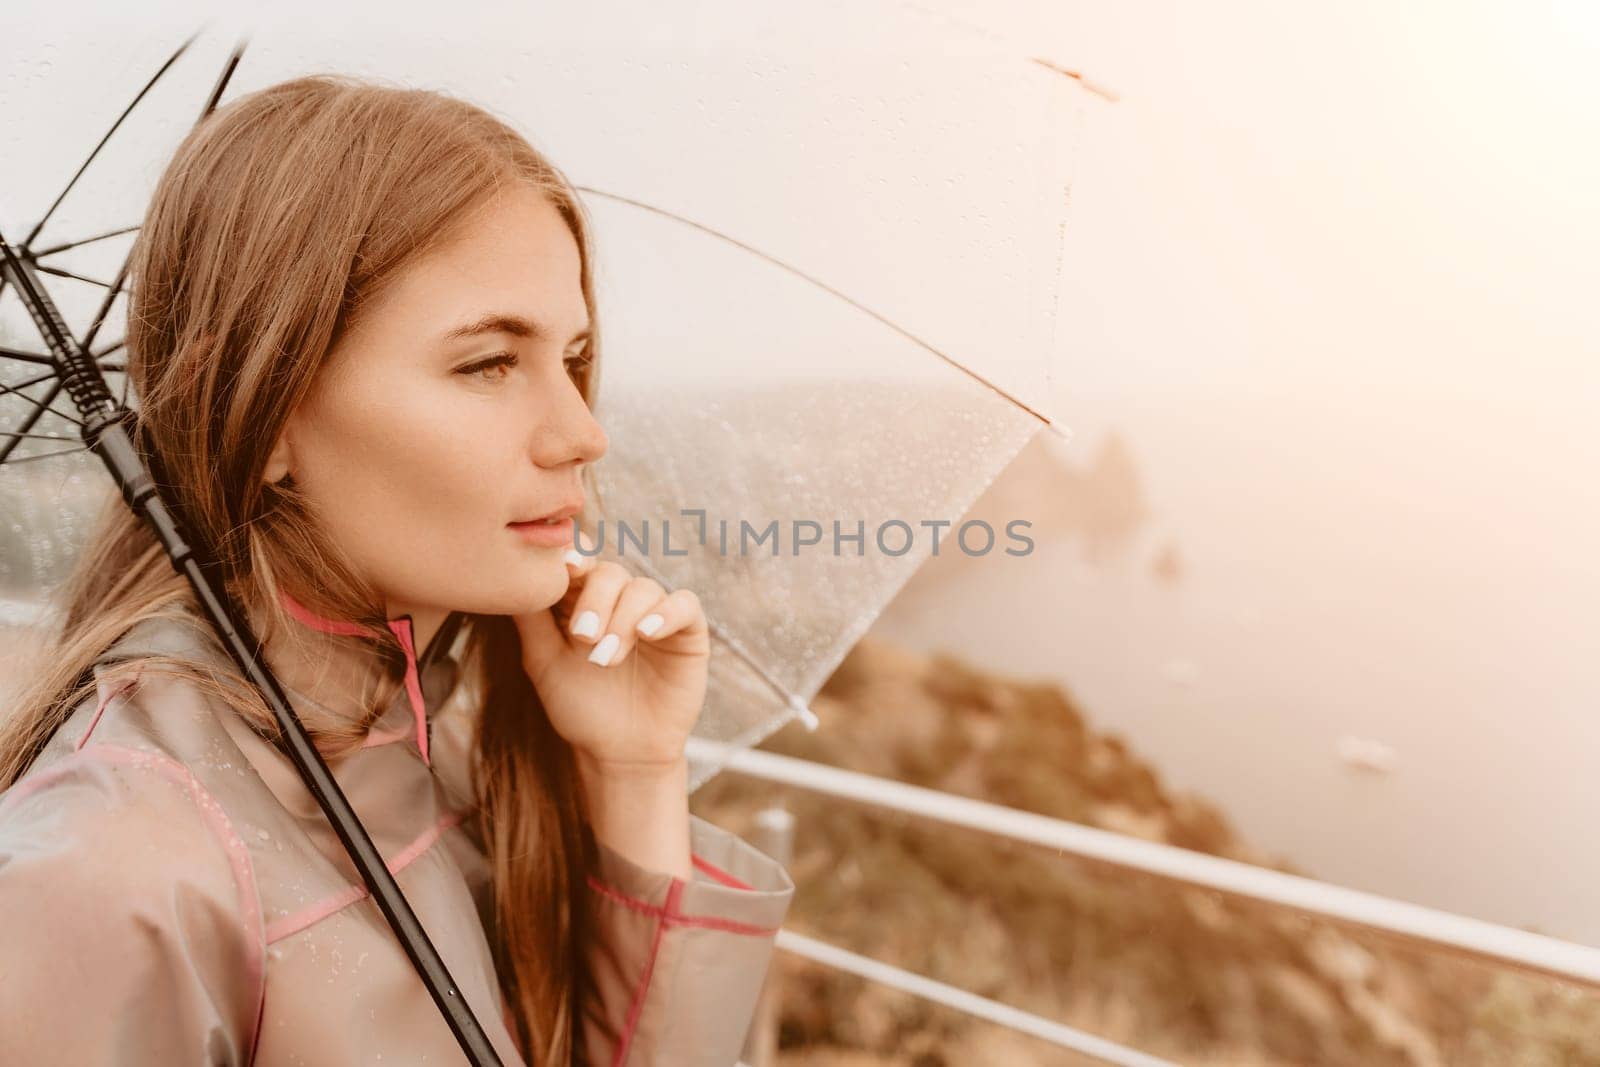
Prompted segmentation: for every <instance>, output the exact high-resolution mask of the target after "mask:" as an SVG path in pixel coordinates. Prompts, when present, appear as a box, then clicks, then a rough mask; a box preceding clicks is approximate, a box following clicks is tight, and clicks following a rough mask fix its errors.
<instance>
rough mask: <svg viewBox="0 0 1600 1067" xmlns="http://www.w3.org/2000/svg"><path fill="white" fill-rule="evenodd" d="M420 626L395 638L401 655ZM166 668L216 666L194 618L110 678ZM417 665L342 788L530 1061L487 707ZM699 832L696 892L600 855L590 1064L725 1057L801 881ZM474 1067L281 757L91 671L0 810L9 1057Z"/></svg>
mask: <svg viewBox="0 0 1600 1067" xmlns="http://www.w3.org/2000/svg"><path fill="white" fill-rule="evenodd" d="M409 621H410V620H409V619H401V620H392V621H391V623H390V626H391V629H395V632H396V633H397V635H401V637H402V644H406V645H409V642H408V641H406V640H405V638H406V637H408V636H409ZM402 628H403V629H404V630H405V633H404V634H402V633H401V629H402ZM152 653H153V654H167V655H177V656H182V657H185V658H187V659H191V660H199V661H210V662H214V663H217V664H218V665H219V666H226V665H227V657H226V653H225V652H224V651H223V649H222V647H221V645H220V644H219V643H218V642H217V639H216V638H215V636H214V635H213V634H212V633H211V631H210V630H209V627H208V625H207V623H206V622H205V621H204V620H203V619H200V618H199V617H198V616H193V617H189V616H185V617H183V618H181V619H169V618H163V619H147V620H145V621H143V622H141V623H139V624H138V625H137V626H135V627H134V628H133V629H131V630H130V631H129V632H128V633H127V634H126V635H124V637H123V638H122V639H121V640H120V641H119V642H118V643H116V644H115V645H114V646H113V647H112V648H111V649H109V650H108V651H107V652H106V653H104V654H103V655H102V656H101V657H100V661H99V662H98V663H97V665H96V667H95V673H96V676H97V677H101V678H103V676H104V673H105V670H106V668H107V667H108V666H109V665H110V664H112V663H113V662H115V661H120V660H125V659H137V658H140V657H142V656H148V655H150V654H152ZM408 654H409V657H410V670H409V671H408V677H409V679H410V680H411V681H414V682H415V683H416V684H415V685H408V686H407V687H406V689H405V690H404V691H403V692H401V693H399V694H397V695H396V698H395V700H394V701H393V703H392V704H391V705H390V706H389V707H388V708H387V709H386V710H385V712H384V713H383V714H382V715H381V716H380V717H379V719H378V720H377V722H376V723H375V724H374V725H373V727H372V729H371V731H370V733H369V734H368V737H367V739H366V742H365V745H364V746H363V747H362V748H360V749H359V750H357V751H356V752H355V753H353V754H352V755H350V756H349V757H347V758H345V759H342V760H340V761H338V762H337V764H336V765H334V767H333V773H334V776H335V778H336V779H337V780H338V782H339V785H340V787H341V788H342V789H343V790H344V792H345V793H346V795H347V796H348V797H349V798H350V801H351V803H352V804H353V805H354V807H355V810H356V812H357V813H358V814H359V815H360V817H361V820H362V822H363V823H364V824H365V825H366V827H367V830H368V832H369V833H370V834H371V836H372V839H373V841H374V842H375V843H376V845H377V846H378V848H379V850H380V851H381V852H382V853H383V855H384V857H385V859H386V860H387V863H388V865H389V867H390V869H391V870H393V871H394V872H395V873H396V876H397V878H398V880H399V882H400V885H401V887H402V889H403V890H404V891H405V893H406V895H407V897H408V898H409V900H410V901H411V904H412V906H413V907H414V908H415V910H416V912H417V915H418V917H419V918H420V919H421V921H422V923H423V925H424V926H425V927H426V929H427V931H428V933H429V936H430V938H431V939H432V941H433V942H434V944H435V945H436V946H437V947H438V949H439V951H440V953H441V955H442V956H443V958H444V960H445V963H446V964H447V965H448V967H449V969H450V972H451V974H452V975H453V977H454V978H455V980H456V982H457V984H458V987H459V989H460V992H461V994H462V995H463V996H464V997H465V998H466V999H467V1001H468V1003H469V1004H470V1006H471V1007H472V1008H473V1010H474V1011H475V1013H476V1014H477V1016H478V1018H479V1019H480V1020H481V1021H482V1022H483V1024H484V1026H485V1027H486V1028H487V1029H488V1031H489V1035H490V1038H491V1040H493V1042H494V1043H495V1045H496V1047H497V1048H498V1051H499V1054H500V1056H501V1057H502V1058H503V1060H504V1061H505V1062H506V1063H508V1064H522V1063H524V1062H527V1061H526V1060H525V1058H524V1055H523V1051H524V1050H521V1049H519V1048H518V1047H517V1046H516V1043H515V1040H514V1038H513V1037H512V1032H513V1031H512V1029H511V1028H510V1027H509V1026H508V1025H507V1017H506V1014H505V1013H506V1011H507V1006H506V1004H505V1001H504V999H503V998H502V997H501V995H500V993H499V985H498V982H497V979H496V970H495V964H494V961H493V957H492V954H491V951H490V938H491V937H493V908H492V896H491V892H490V886H489V866H488V863H487V861H486V859H485V857H484V853H483V848H482V837H481V834H480V833H479V832H477V830H476V822H475V818H474V815H475V810H474V807H473V803H472V799H471V798H472V792H471V785H470V781H471V779H470V774H471V767H470V764H469V761H470V756H471V746H470V741H471V734H472V728H473V723H472V721H471V715H472V712H473V709H472V708H471V707H470V706H469V703H468V702H466V701H450V702H445V701H444V698H445V696H446V695H447V694H449V693H450V692H451V689H452V687H453V685H454V680H455V675H456V673H457V664H456V663H455V661H454V660H452V659H450V658H449V657H440V658H438V659H436V660H434V661H432V662H431V663H429V664H428V665H427V667H426V668H425V669H424V671H423V672H422V674H421V676H420V677H418V675H417V673H416V670H415V666H416V660H415V650H414V649H411V648H408ZM291 699H292V700H294V701H295V702H297V703H298V702H299V701H300V700H302V699H304V698H302V697H299V696H296V695H294V694H292V693H291ZM434 707H437V708H439V714H438V715H436V716H434V717H433V720H432V730H431V737H430V736H429V731H428V730H426V729H425V728H424V727H425V723H426V719H425V717H424V716H425V709H427V708H434ZM689 818H690V823H691V848H692V851H693V856H694V876H693V878H692V879H690V880H687V881H686V880H683V879H680V878H677V877H674V876H672V875H670V874H668V873H666V872H659V871H654V870H650V869H646V868H643V867H640V866H638V865H636V864H634V863H632V862H631V861H629V860H628V859H626V858H625V857H623V856H622V855H621V854H619V853H617V852H615V851H613V850H612V849H610V848H608V847H606V846H605V845H604V844H603V843H600V842H598V841H596V845H597V849H598V855H599V866H598V869H597V870H595V871H594V872H593V873H592V874H591V876H590V878H589V880H588V884H589V890H590V892H591V893H592V894H593V897H592V901H591V903H592V909H591V910H592V914H593V917H594V920H593V930H592V936H591V937H590V938H589V940H588V941H587V942H586V943H585V944H584V945H583V946H582V952H583V954H584V957H585V959H586V961H587V964H588V967H589V970H590V972H591V974H592V983H591V985H592V988H591V989H590V990H589V992H588V993H587V994H586V996H585V998H584V1002H583V1003H581V1004H580V1005H579V1011H580V1012H581V1018H582V1021H581V1030H582V1043H583V1046H584V1047H583V1053H582V1056H583V1058H582V1060H581V1062H583V1063H592V1064H602V1063H603V1064H661V1065H665V1064H674V1065H677V1064H683V1065H689V1064H694V1065H697V1067H698V1065H711V1064H732V1063H734V1062H736V1060H737V1057H738V1053H739V1049H740V1046H741V1044H742V1042H743V1039H744V1035H745V1032H746V1030H747V1029H748V1026H749V1023H750V1020H751V1017H752V1015H753V1012H754V1008H755V1002H756V997H757V995H758V993H759V990H760V986H761V983H762V979H763V977H764V975H765V973H766V969H767V967H768V964H769V962H770V957H771V954H772V947H773V940H774V937H775V934H776V929H777V927H778V925H779V924H780V922H781V921H782V919H783V917H784V915H785V914H786V912H787V910H788V907H789V904H790V900H791V898H792V896H793V893H794V884H793V882H792V881H791V880H790V878H789V876H788V874H787V872H785V870H784V869H783V867H782V866H781V865H780V864H778V863H777V862H775V861H773V860H772V859H770V858H769V857H767V856H766V855H765V854H763V853H761V852H759V851H758V850H756V849H755V848H753V847H751V846H750V845H748V844H747V843H745V842H744V841H742V840H740V839H739V838H738V837H736V836H735V835H733V834H731V833H729V832H727V831H725V830H723V829H721V828H719V827H717V826H714V825H712V824H711V823H709V822H707V821H705V820H703V819H701V818H699V817H698V816H694V815H691V816H690V817H689ZM460 1061H461V1053H460V1051H459V1048H458V1046H457V1044H456V1041H455V1038H454V1037H453V1036H452V1034H451V1033H450V1031H449V1029H448V1027H447V1025H446V1023H445V1021H444V1018H443V1016H441V1015H440V1013H439V1011H438V1010H437V1009H436V1007H435V1006H434V1004H433V1002H432V1001H431V999H430V998H429V996H428V994H427V992H426V990H425V989H424V987H423V985H422V983H421V981H420V979H419V978H418V977H417V975H416V973H415V971H414V970H413V968H412V965H411V962H410V960H409V959H408V958H407V957H406V955H405V953H404V951H403V950H402V948H401V947H400V945H399V943H398V942H397V941H396V940H395V937H394V934H393V932H392V931H391V930H390V928H389V926H388V924H387V923H386V922H385V920H384V918H383V916H382V914H381V913H380V912H379V910H378V908H377V906H376V904H375V903H374V902H373V901H372V900H371V899H370V898H369V896H368V893H367V891H366V888H365V886H364V885H363V884H362V882H361V880H360V878H359V876H358V875H357V874H356V871H355V869H354V867H353V866H352V865H351V863H350V861H349V859H348V858H347V857H346V855H345V852H344V850H343V848H342V847H341V845H340V843H339V841H338V840H337V838H336V837H335V835H334V833H333V830H332V828H331V827H330V826H329V824H328V823H327V820H326V818H325V817H324V816H323V814H322V812H321V810H320V809H319V808H318V807H317V804H316V802H315V801H314V800H313V798H312V796H311V794H310V793H309V792H308V791H307V790H306V788H305V786H304V784H303V783H302V781H301V778H300V776H299V775H298V774H297V773H296V771H295V769H294V768H293V766H292V765H291V764H290V763H289V761H288V759H287V758H286V757H285V756H284V755H282V754H281V753H280V752H279V751H278V749H277V748H275V747H274V746H273V745H272V744H271V743H270V742H269V741H268V740H267V739H266V738H265V737H263V736H260V735H259V734H257V733H256V732H255V731H254V730H253V729H252V727H251V726H250V725H249V724H248V723H247V722H246V720H245V719H243V718H242V717H241V716H239V715H238V713H237V712H235V711H233V710H232V708H230V707H229V706H228V705H227V704H225V703H224V702H222V701H221V700H220V699H219V698H217V697H214V696H212V695H211V694H209V693H206V692H205V691H203V690H202V689H200V688H199V687H198V686H196V685H195V684H194V683H192V682H189V681H186V680H184V679H182V678H175V677H172V676H170V675H162V674H157V673H156V672H154V671H152V672H150V673H148V674H142V675H137V676H135V677H133V678H123V679H121V680H120V681H119V680H117V679H115V678H113V679H109V680H102V681H101V684H100V686H99V691H98V692H97V693H96V694H94V695H92V696H91V697H89V698H88V699H86V700H85V701H84V702H83V703H82V704H81V705H80V706H79V707H77V708H76V709H75V710H74V712H73V713H72V715H71V716H70V717H69V718H68V719H67V721H66V722H65V723H64V724H63V725H62V727H61V728H60V729H59V730H58V731H57V732H56V734H55V735H54V736H53V738H52V739H51V741H50V743H49V745H48V747H47V748H46V749H45V751H44V752H43V753H42V755H41V756H40V758H39V759H38V760H37V761H35V763H34V764H33V765H32V766H31V767H30V768H29V770H28V772H27V773H26V774H25V775H24V776H23V777H22V778H21V779H19V780H18V781H17V783H16V784H15V785H13V786H12V788H10V789H9V790H7V791H6V792H5V793H4V794H0V1063H3V1064H23V1063H27V1064H46V1063H61V1064H74V1065H79V1064H84V1065H87V1064H107V1063H116V1064H147V1063H148V1064H158V1063H159V1064H163V1065H168V1064H190V1063H195V1064H198V1063H221V1064H245V1063H254V1064H262V1065H276V1064H299V1065H318V1064H328V1065H333V1064H339V1065H347V1064H355V1063H361V1064H373V1063H396V1064H413V1063H437V1064H451V1063H458V1062H460Z"/></svg>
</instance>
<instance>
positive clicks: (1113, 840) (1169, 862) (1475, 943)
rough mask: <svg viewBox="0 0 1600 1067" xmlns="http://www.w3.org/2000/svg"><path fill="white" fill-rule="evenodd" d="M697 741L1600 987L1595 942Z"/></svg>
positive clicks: (1017, 833)
mask: <svg viewBox="0 0 1600 1067" xmlns="http://www.w3.org/2000/svg"><path fill="white" fill-rule="evenodd" d="M690 746H691V748H690V754H691V755H692V756H694V757H695V758H700V759H711V760H714V761H716V762H718V763H720V764H721V765H722V766H723V768H724V769H726V770H730V771H734V772H736V773H739V774H744V775H748V776H750V777H754V778H759V779H762V780H764V781H768V782H775V783H780V784H783V785H790V786H794V787H797V788H800V789H805V790H808V791H810V792H813V793H822V794H825V795H828V796H835V797H841V798H844V799H848V800H854V801H857V802H859V803H863V804H870V805H873V806H876V807H881V808H886V809H889V810H892V811H898V812H902V813H904V814H907V815H914V816H919V817H922V818H927V819H933V820H936V821H939V822H944V823H948V824H950V825H953V826H962V827H966V828H968V829H972V830H978V831H981V832H983V833H989V834H995V835H997V836H1001V837H1006V838H1009V839H1011V840H1014V841H1025V842H1028V843H1031V844H1035V845H1040V846H1043V847H1045V848H1054V849H1057V850H1059V851H1062V852H1068V853H1072V854H1073V855H1077V856H1082V857H1085V858H1088V859H1092V860H1097V861H1100V862H1103V863H1109V864H1113V865H1115V866H1119V867H1124V868H1127V869H1130V870H1137V871H1142V872H1145V873H1147V874H1154V875H1157V876H1159V877H1162V878H1167V879H1171V880H1173V881H1179V882H1185V883H1188V884H1190V885H1195V886H1201V887H1204V888H1207V889H1215V890H1220V891H1222V892H1226V893H1232V894H1237V895H1239V896H1244V897H1249V898H1252V899H1255V900H1259V901H1263V902H1266V903H1269V904H1276V905H1279V906H1282V907H1286V908H1293V909H1296V910H1299V911H1302V912H1307V913H1310V914H1313V915H1317V916H1321V917H1323V918H1327V919H1333V920H1337V921H1340V922H1345V923H1352V924H1355V925H1357V926H1363V927H1368V928H1371V929H1374V930H1382V931H1385V932H1388V933H1393V934H1399V935H1401V936H1404V937H1408V938H1413V939H1416V940H1419V941H1423V942H1427V943H1430V944H1433V945H1435V946H1439V947H1442V948H1447V949H1451V950H1454V951H1459V952H1463V953H1466V954H1469V955H1473V956H1479V957H1487V958H1488V959H1491V960H1494V961H1497V962H1501V963H1506V964H1511V965H1513V966H1516V967H1520V968H1525V969H1528V970H1533V971H1538V972H1541V973H1544V974H1548V975H1554V976H1557V977H1560V978H1566V979H1572V980H1576V981H1579V982H1582V983H1585V984H1588V985H1592V986H1600V949H1597V948H1591V947H1589V946H1587V945H1579V944H1575V943H1573V942H1570V941H1563V940H1560V939H1559V938H1554V937H1547V936H1545V935H1543V934H1535V933H1530V932H1528V931H1525V930H1516V929H1513V928H1511V927H1506V926H1500V925H1498V924H1495V923H1491V922H1486V921H1483V920H1480V919H1473V918H1469V917H1468V916H1465V915H1457V914H1454V913H1451V912H1446V911H1439V910H1437V909H1434V908H1427V907H1422V906H1421V905H1417V904H1408V903H1406V902H1404V901H1399V900H1393V899H1390V898H1388V897H1383V896H1379V895H1377V894H1374V893H1365V892H1361V891H1360V890H1355V889H1346V888H1344V887H1342V886H1336V885H1330V884H1328V883H1326V882H1319V881H1316V880H1315V879H1311V878H1303V877H1300V876H1298V875H1292V874H1285V873H1283V872H1281V871H1274V870H1269V869H1267V868H1265V867H1256V866H1254V865H1252V864H1248V863H1241V862H1239V861H1237V860H1230V859H1223V858H1221V857H1219V856H1210V855H1206V854H1204V853H1200V852H1192V851H1190V850H1188V849H1183V848H1178V847H1176V846H1173V845H1164V844H1160V843H1158V842H1154V841H1143V840H1140V839H1137V838H1131V837H1126V836H1124V835H1122V834H1117V833H1112V832H1109V831H1106V830H1098V829H1095V828H1094V827H1090V826H1081V825H1079V824H1077V823H1069V822H1064V821H1062V820H1060V819H1051V818H1048V817H1046V816H1043V815H1036V814H1034V813H1032V812H1026V811H1018V810H1016V809H1014V808H1006V807H1002V806H1000V805H998V804H989V803H986V802H984V801H981V800H971V799H969V798H967V797H959V796H952V795H950V794H948V793H941V792H939V791H937V790H933V789H924V788H922V787H920V786H913V785H906V784H905V783H903V782H895V781H890V780H888V779H884V778H876V777H873V776H872V775H867V774H860V773H858V772H855V771H846V770H840V769H839V768H837V767H828V766H825V765H823V764H819V763H812V762H810V761H807V760H800V759H794V758H792V757H788V756H780V755H777V754H775V753H772V752H761V751H758V750H755V749H742V750H738V751H733V750H729V749H727V748H726V747H725V746H720V745H717V744H716V743H715V742H706V741H702V740H700V739H699V738H692V739H691V740H690Z"/></svg>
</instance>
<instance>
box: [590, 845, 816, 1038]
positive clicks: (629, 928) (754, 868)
mask: <svg viewBox="0 0 1600 1067" xmlns="http://www.w3.org/2000/svg"><path fill="white" fill-rule="evenodd" d="M689 824H690V826H689V833H690V839H689V844H690V849H691V852H692V853H693V857H694V876H693V878H692V879H690V880H688V881H685V880H684V879H682V878H677V877H674V876H672V875H670V874H668V873H666V872H664V871H654V870H649V869H646V868H643V867H640V866H638V865H637V864H635V863H633V862H631V861H630V860H628V859H627V858H625V857H624V856H622V855H621V854H620V853H618V852H616V851H614V850H612V849H610V848H608V847H607V846H606V845H604V844H602V843H600V842H599V841H598V840H597V841H596V845H597V848H598V852H599V866H598V870H597V871H596V872H595V873H594V874H593V875H591V876H590V878H589V888H590V891H591V893H592V897H591V904H592V915H593V917H594V922H593V927H594V929H593V935H592V938H591V941H590V943H589V944H588V945H587V946H586V952H587V957H588V963H589V973H590V976H591V982H592V986H591V988H590V990H589V991H588V996H587V998H586V1001H585V1003H583V1004H582V1005H581V1009H580V1010H581V1012H582V1017H581V1024H580V1025H581V1028H582V1033H583V1053H584V1058H583V1060H582V1061H581V1062H583V1063H585V1064H588V1065H591V1067H598V1065H607V1067H612V1065H615V1067H625V1065H631V1067H680V1065H681V1067H691V1065H692V1067H724V1065H726V1067H732V1065H733V1064H734V1063H736V1062H737V1061H738V1057H739V1052H740V1049H741V1048H742V1047H743V1045H744V1039H745V1032H746V1031H747V1030H748V1029H749V1027H750V1022H751V1019H752V1018H753V1016H754V1013H755V1006H756V998H757V996H758V995H759V994H760V992H761V985H762V980H763V978H764V977H765V975H766V972H767V967H768V964H769V962H770V960H771V956H772V951H773V942H774V939H775V938H776V936H777V931H778V926H779V924H780V923H782V921H783V917H784V915H785V914H786V913H787V912H788V910H789V904H790V901H791V900H792V899H793V897H794V883H793V882H792V881H791V880H790V878H789V874H788V872H787V871H785V870H784V868H783V866H782V865H781V864H779V863H778V862H776V861H775V860H773V859H771V858H770V857H768V856H767V855H766V854H764V853H762V852H760V851H758V850H757V849H755V848H753V847H752V846H750V845H749V844H747V843H745V842H744V841H743V840H741V839H740V838H738V837H737V836H735V835H734V834H732V833H729V832H728V831H726V830H724V829H722V828H720V827H718V826H716V825H714V824H712V823H710V822H707V821H706V820H704V819H702V818H700V817H699V816H697V815H693V814H691V815H690V816H689Z"/></svg>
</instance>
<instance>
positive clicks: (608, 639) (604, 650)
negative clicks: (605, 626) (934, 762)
mask: <svg viewBox="0 0 1600 1067" xmlns="http://www.w3.org/2000/svg"><path fill="white" fill-rule="evenodd" d="M620 644H622V638H620V637H618V636H617V635H616V634H606V636H605V638H604V639H603V640H602V641H601V642H600V643H599V644H598V645H595V646H594V651H593V652H591V653H589V662H590V663H598V664H599V665H600V666H602V667H604V666H605V665H606V664H608V663H610V662H611V657H612V655H614V654H615V653H616V651H617V646H618V645H620Z"/></svg>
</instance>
